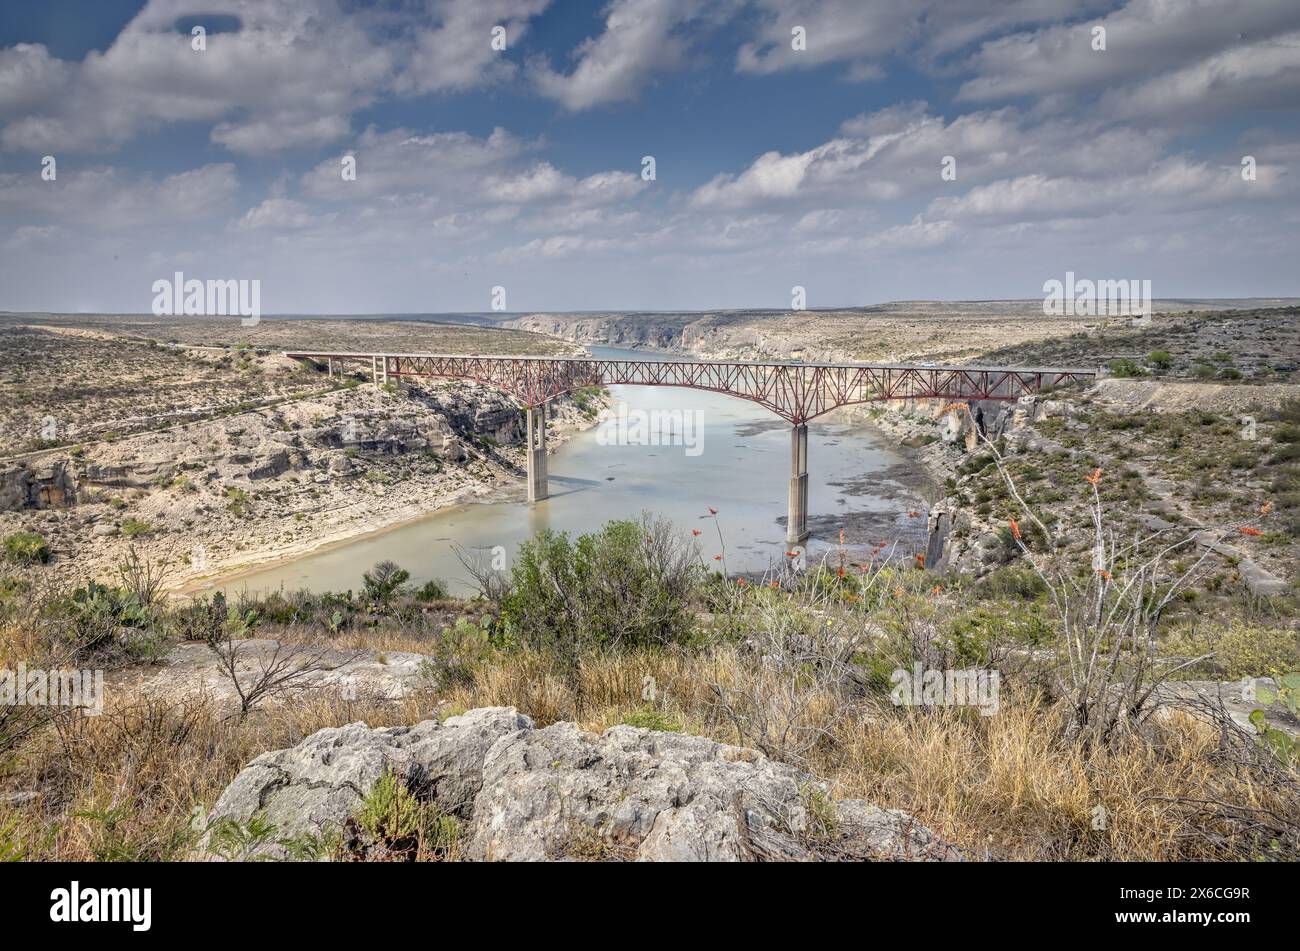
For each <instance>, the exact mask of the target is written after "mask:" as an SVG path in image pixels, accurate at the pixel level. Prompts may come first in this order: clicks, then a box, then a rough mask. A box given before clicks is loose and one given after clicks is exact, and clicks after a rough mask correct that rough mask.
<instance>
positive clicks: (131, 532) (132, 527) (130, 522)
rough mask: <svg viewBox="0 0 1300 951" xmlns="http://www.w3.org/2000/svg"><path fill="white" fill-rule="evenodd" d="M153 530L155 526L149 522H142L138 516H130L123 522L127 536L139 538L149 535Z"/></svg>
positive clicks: (123, 531) (123, 529) (124, 532)
mask: <svg viewBox="0 0 1300 951" xmlns="http://www.w3.org/2000/svg"><path fill="white" fill-rule="evenodd" d="M152 531H153V526H152V525H150V524H149V523H148V522H142V521H140V519H138V518H128V519H127V520H126V521H125V522H123V523H122V534H123V535H125V536H126V537H127V538H139V537H140V536H142V535H148V534H150V533H151V532H152Z"/></svg>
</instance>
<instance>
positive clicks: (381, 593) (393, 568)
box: [361, 561, 411, 610]
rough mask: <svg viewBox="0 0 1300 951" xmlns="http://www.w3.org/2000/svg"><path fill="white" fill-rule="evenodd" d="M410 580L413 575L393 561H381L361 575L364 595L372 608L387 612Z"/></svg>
mask: <svg viewBox="0 0 1300 951" xmlns="http://www.w3.org/2000/svg"><path fill="white" fill-rule="evenodd" d="M409 580H411V573H410V572H409V571H407V570H406V569H405V568H401V567H399V566H398V565H397V564H396V563H395V562H392V561H381V562H379V563H378V564H376V565H375V566H374V567H373V568H371V569H370V570H369V571H367V572H364V573H363V574H362V575H361V581H362V588H363V591H362V593H363V594H364V595H365V597H366V600H367V601H369V602H370V604H371V607H373V608H375V609H377V610H385V609H387V608H388V607H389V606H390V605H391V604H392V603H393V599H394V598H396V597H397V596H398V595H399V594H401V593H402V588H403V587H404V586H405V585H406V582H408V581H409Z"/></svg>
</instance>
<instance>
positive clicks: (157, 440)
mask: <svg viewBox="0 0 1300 951" xmlns="http://www.w3.org/2000/svg"><path fill="white" fill-rule="evenodd" d="M45 321H46V323H44V324H43V323H41V322H40V321H38V320H36V319H35V318H31V320H30V321H29V322H28V323H24V324H22V325H21V326H18V325H14V326H10V325H9V324H5V325H4V326H0V334H2V335H3V336H4V341H3V342H4V343H5V347H3V348H0V349H2V350H3V353H2V354H0V367H2V368H3V369H5V370H6V371H8V372H9V373H10V375H11V377H12V378H13V379H12V382H13V384H14V389H12V390H11V391H10V398H9V399H7V400H6V401H5V412H6V414H7V415H5V417H4V419H3V420H0V422H3V423H5V424H6V425H5V427H4V430H3V435H4V436H5V437H6V441H5V445H4V446H0V451H2V450H4V449H7V450H8V451H9V452H8V458H7V459H0V538H14V539H21V540H22V541H23V544H24V545H28V546H31V554H30V556H28V555H16V556H13V557H10V558H9V560H10V561H11V562H13V561H15V558H19V559H20V561H19V562H16V563H15V565H14V566H13V567H18V565H19V564H20V563H21V560H29V561H31V562H33V563H34V566H33V567H32V568H30V569H28V570H31V571H34V572H39V573H40V574H41V576H42V577H48V576H49V575H47V574H46V572H45V568H44V566H48V568H49V569H53V570H55V571H57V578H58V580H59V583H60V584H62V585H67V586H68V587H70V588H75V587H78V586H85V585H87V584H88V583H90V582H100V583H109V584H116V583H120V582H121V580H122V579H121V577H120V574H121V566H122V565H123V563H124V562H126V561H127V560H128V559H129V558H131V557H133V556H134V557H138V559H139V560H140V561H142V562H145V563H148V564H150V565H151V566H152V569H153V570H154V571H155V572H157V571H161V572H162V574H161V578H160V579H159V584H160V585H161V586H162V587H163V588H165V589H168V590H171V591H177V592H183V591H189V590H193V589H195V588H196V587H201V586H202V583H203V582H204V581H211V580H212V579H214V578H220V577H225V576H227V575H231V574H236V575H237V574H242V573H247V572H250V571H255V570H257V569H258V568H259V567H264V566H266V565H269V564H275V563H279V562H284V561H288V560H293V559H296V558H301V557H304V556H306V555H308V554H310V553H312V552H315V551H320V550H324V549H326V548H329V547H331V546H336V545H341V544H345V543H347V542H348V541H350V540H353V539H357V538H362V537H365V536H367V535H370V534H374V533H377V532H383V531H387V530H391V529H393V528H396V527H398V526H401V525H404V524H409V523H411V522H413V521H417V520H419V519H420V518H422V517H426V516H427V515H429V514H430V513H432V512H435V511H439V510H442V509H445V508H446V507H447V506H451V505H456V504H460V503H465V502H469V501H472V500H476V499H481V498H487V497H493V496H499V497H509V496H510V494H511V493H517V494H519V495H520V496H521V497H522V493H523V491H524V489H523V465H524V460H523V451H522V449H521V448H520V447H521V445H522V437H523V418H522V415H521V414H520V412H519V410H518V407H517V406H515V405H514V403H513V402H512V401H511V400H510V398H509V397H507V396H506V395H505V394H503V393H500V392H498V391H495V390H493V389H490V388H487V387H483V386H479V385H477V384H474V383H469V382H435V381H425V382H424V383H419V384H408V383H396V382H394V383H391V384H389V385H386V386H384V387H380V388H376V387H374V386H373V385H372V384H370V383H364V382H362V381H361V379H359V378H356V379H353V378H335V379H330V378H328V377H327V376H326V375H325V374H324V373H322V372H318V371H316V370H313V369H312V368H311V367H308V366H306V365H304V364H302V363H299V362H297V361H291V360H287V359H285V358H284V357H283V356H281V355H280V354H278V353H275V352H272V351H268V350H260V349H255V348H246V349H245V348H241V349H235V350H233V351H228V350H227V349H226V348H225V347H224V346H223V347H202V348H193V349H191V348H188V347H187V346H186V345H185V344H183V343H181V344H177V345H173V346H169V345H168V344H167V343H166V342H162V343H154V344H151V343H149V342H147V341H140V340H138V339H135V335H137V334H139V333H140V332H141V331H142V330H153V331H158V332H162V331H166V330H169V329H171V330H175V331H176V332H177V333H180V332H181V330H182V327H183V328H184V330H185V331H187V332H188V333H189V334H193V333H196V332H198V331H197V330H196V328H190V327H188V326H184V325H182V324H178V325H177V326H176V327H169V326H162V325H155V324H154V323H152V322H150V321H149V319H148V318H141V319H139V320H138V321H136V322H134V323H133V322H131V321H130V320H128V321H126V324H125V326H124V328H123V329H122V330H121V333H120V335H117V336H115V335H113V334H110V333H107V332H105V331H102V330H101V329H100V328H99V327H98V325H96V326H94V327H83V326H82V325H81V324H82V323H83V321H81V320H80V319H79V318H75V319H70V322H69V323H68V325H67V326H63V324H62V322H61V321H60V320H59V319H58V318H45ZM196 323H205V322H204V321H196ZM206 323H208V324H216V323H217V322H212V321H207V322H206ZM229 323H230V322H224V323H220V326H219V327H218V326H212V327H210V328H209V329H211V330H212V332H213V333H218V331H220V332H226V333H230V332H231V327H230V326H228V325H229ZM286 323H292V324H293V326H292V327H287V328H281V329H280V330H277V331H275V332H277V333H292V334H296V335H299V336H301V335H302V334H310V333H312V332H313V330H312V328H313V327H314V328H315V330H316V331H318V332H319V333H320V334H323V335H324V339H325V341H326V343H332V341H333V338H332V337H331V336H330V334H331V333H334V334H337V333H343V334H345V335H348V334H351V335H354V336H355V335H357V334H366V333H370V332H372V331H373V333H374V334H376V335H377V336H378V338H379V339H383V340H388V339H389V338H394V334H397V335H399V336H400V338H401V339H400V342H401V343H402V344H403V345H404V346H406V347H407V348H419V349H442V350H449V351H455V350H456V349H457V348H460V349H464V347H466V346H474V347H482V346H484V345H485V341H490V340H492V339H503V340H513V339H524V338H527V341H526V343H525V344H521V347H522V349H524V350H525V351H527V352H535V353H551V354H559V353H566V352H570V351H572V350H575V349H577V348H575V347H573V345H571V344H564V343H562V342H560V341H553V340H549V339H548V338H543V337H538V336H537V335H528V334H523V333H519V332H513V331H495V330H477V329H473V328H471V330H470V332H469V333H468V334H467V333H466V331H465V328H460V327H452V328H450V330H448V329H447V328H444V327H442V326H441V325H432V324H429V325H412V324H410V323H404V324H403V325H402V326H401V327H400V328H398V329H397V330H396V331H394V330H392V329H391V328H385V326H384V325H382V324H380V323H378V322H366V323H365V325H364V326H359V325H358V324H359V322H356V321H334V320H332V321H320V322H312V321H308V320H300V321H292V322H286ZM47 324H50V325H48V326H47ZM137 324H139V326H137ZM236 327H237V325H236ZM271 330H275V328H274V327H273V328H271ZM239 332H240V331H239V330H238V329H236V330H235V331H234V333H235V334H236V335H237V334H238V333H239ZM266 332H268V331H265V330H264V331H263V333H264V334H265V333H266ZM346 339H351V338H350V337H347V338H346ZM393 342H399V341H397V340H396V338H394V341H393ZM10 344H12V346H10ZM49 362H55V363H58V364H59V365H61V366H66V367H68V368H69V371H70V373H71V374H72V376H70V377H68V378H67V379H65V380H64V381H63V382H62V383H58V382H57V381H52V380H51V379H50V378H48V377H47V376H46V375H42V374H39V373H34V372H33V369H32V368H33V367H35V366H38V365H41V364H42V363H49ZM426 384H427V385H426ZM581 402H582V408H579V406H578V405H577V404H575V403H574V401H572V400H570V399H564V400H560V401H557V403H556V404H555V406H554V410H553V411H554V413H555V415H554V418H553V420H552V423H551V427H550V436H551V439H550V442H551V445H552V446H553V447H555V446H559V445H561V444H563V443H564V442H565V441H566V440H567V439H569V438H570V437H571V436H572V434H573V433H574V432H576V431H578V430H580V429H582V428H585V427H588V426H590V425H592V424H593V423H594V421H595V415H596V413H597V412H598V410H599V408H600V407H601V406H602V405H603V397H601V396H600V395H598V394H593V393H587V394H583V396H582V401H581ZM31 419H36V420H37V421H40V420H45V422H44V423H42V424H41V428H40V429H39V431H38V432H37V434H36V435H35V436H30V437H25V436H24V435H23V431H22V429H21V427H20V426H19V425H18V424H19V423H23V424H24V425H25V424H26V421H29V420H31ZM50 443H54V444H55V445H49V444H50ZM15 450H17V451H15ZM37 566H39V567H37Z"/></svg>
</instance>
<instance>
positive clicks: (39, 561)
mask: <svg viewBox="0 0 1300 951" xmlns="http://www.w3.org/2000/svg"><path fill="white" fill-rule="evenodd" d="M4 557H5V561H8V562H11V563H13V564H15V565H44V564H48V563H49V560H50V543H49V542H47V541H46V540H45V537H44V536H42V535H38V534H37V533H36V532H14V534H12V535H6V536H5V540H4Z"/></svg>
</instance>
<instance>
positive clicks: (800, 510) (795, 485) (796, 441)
mask: <svg viewBox="0 0 1300 951" xmlns="http://www.w3.org/2000/svg"><path fill="white" fill-rule="evenodd" d="M785 526H786V531H785V540H786V541H787V542H789V543H790V544H791V545H802V544H803V543H804V541H805V540H806V539H807V538H808V535H809V531H808V424H807V423H800V424H799V425H797V426H795V427H794V429H792V430H791V432H790V515H789V518H787V519H786V523H785Z"/></svg>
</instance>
